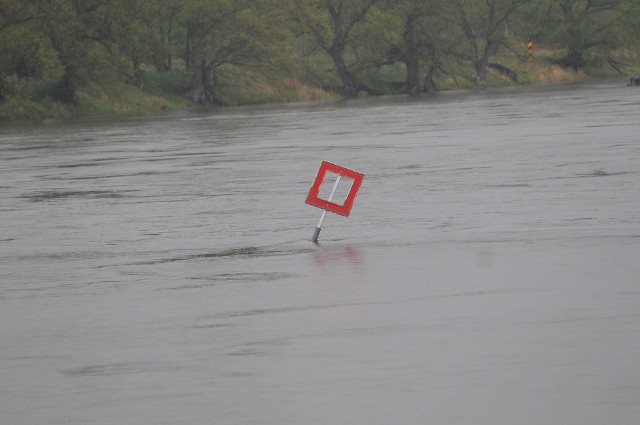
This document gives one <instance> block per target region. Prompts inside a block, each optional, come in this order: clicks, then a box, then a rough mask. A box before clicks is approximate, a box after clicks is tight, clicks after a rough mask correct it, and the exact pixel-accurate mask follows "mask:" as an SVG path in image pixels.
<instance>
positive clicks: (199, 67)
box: [187, 46, 213, 104]
mask: <svg viewBox="0 0 640 425" xmlns="http://www.w3.org/2000/svg"><path fill="white" fill-rule="evenodd" d="M192 52H193V56H192V58H191V69H190V71H191V86H190V87H189V90H188V91H187V97H188V98H189V99H191V100H192V101H194V102H196V103H200V104H208V103H212V102H213V95H212V94H211V91H210V90H209V88H208V84H207V67H206V63H205V61H204V58H203V57H202V53H201V51H200V48H199V46H194V47H193V50H192Z"/></svg>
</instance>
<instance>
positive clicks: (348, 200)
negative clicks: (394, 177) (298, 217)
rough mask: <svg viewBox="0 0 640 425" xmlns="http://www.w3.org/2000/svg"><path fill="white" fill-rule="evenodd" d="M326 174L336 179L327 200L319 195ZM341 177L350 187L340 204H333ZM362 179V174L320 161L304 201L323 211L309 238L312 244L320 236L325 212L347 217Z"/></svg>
mask: <svg viewBox="0 0 640 425" xmlns="http://www.w3.org/2000/svg"><path fill="white" fill-rule="evenodd" d="M328 174H335V175H337V177H336V181H335V182H334V184H333V187H332V189H331V193H330V194H329V197H328V198H327V199H322V198H321V197H320V195H319V193H320V187H321V186H322V183H323V182H324V181H325V178H326V177H328ZM343 177H344V178H345V179H348V180H351V186H350V187H349V191H348V192H347V194H346V197H345V199H344V201H343V202H342V203H338V202H334V199H333V198H334V196H335V194H336V192H337V190H338V186H339V185H340V181H341V179H342V178H343ZM362 179H364V174H362V173H359V172H357V171H353V170H350V169H348V168H345V167H341V166H339V165H336V164H332V163H331V162H327V161H322V163H321V164H320V168H319V169H318V173H317V174H316V178H315V179H314V180H313V184H312V185H311V189H310V190H309V194H308V195H307V200H306V201H305V202H306V203H307V204H309V205H313V206H314V207H317V208H321V209H323V210H324V211H322V215H321V216H320V221H319V222H318V227H316V229H315V231H314V233H313V237H312V238H311V240H312V241H313V242H314V243H317V242H318V236H319V235H320V230H322V222H323V221H324V218H325V216H326V215H327V211H331V212H332V213H335V214H339V215H343V216H345V217H348V216H349V213H350V212H351V207H353V201H354V200H355V199H356V194H357V193H358V189H360V185H361V184H362Z"/></svg>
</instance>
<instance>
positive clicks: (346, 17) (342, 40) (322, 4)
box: [293, 0, 378, 97]
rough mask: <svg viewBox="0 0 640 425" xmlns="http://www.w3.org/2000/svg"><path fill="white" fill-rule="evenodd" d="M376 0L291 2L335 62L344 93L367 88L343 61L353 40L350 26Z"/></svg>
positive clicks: (361, 19)
mask: <svg viewBox="0 0 640 425" xmlns="http://www.w3.org/2000/svg"><path fill="white" fill-rule="evenodd" d="M377 2H378V0H299V1H296V2H295V3H294V9H293V10H294V11H295V14H296V17H297V19H298V21H299V22H300V24H301V25H302V28H303V30H304V31H306V32H308V33H310V34H311V36H312V37H313V39H314V40H315V42H316V43H317V44H318V46H319V47H320V48H321V49H322V50H323V51H325V52H326V53H327V54H328V55H329V57H331V60H332V61H333V64H334V66H335V70H336V73H337V75H338V77H339V78H340V81H341V83H342V88H341V92H342V95H343V96H345V97H354V96H356V95H357V94H358V91H360V90H363V89H364V90H368V91H370V90H371V89H370V88H369V87H366V86H365V85H364V84H363V83H362V82H360V81H359V80H358V78H357V76H356V75H355V74H354V72H353V71H352V69H351V67H350V65H349V64H348V63H347V62H348V60H347V53H348V50H349V48H350V47H352V44H353V41H354V29H355V28H356V27H357V26H358V25H361V24H362V23H363V22H364V21H365V20H366V18H367V15H368V13H369V12H370V11H371V8H372V7H373V6H374V5H375V4H376V3H377Z"/></svg>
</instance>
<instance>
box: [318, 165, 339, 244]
mask: <svg viewBox="0 0 640 425" xmlns="http://www.w3.org/2000/svg"><path fill="white" fill-rule="evenodd" d="M341 177H342V176H341V175H340V174H338V178H337V179H336V182H335V183H334V184H333V189H331V194H330V195H329V199H328V201H329V202H331V201H333V195H335V194H336V190H338V184H339V183H340V178H341ZM326 215H327V210H324V211H322V215H321V216H320V221H319V222H318V227H316V229H315V230H314V232H313V237H312V238H311V241H313V243H318V236H320V230H322V222H323V221H324V218H325V217H326Z"/></svg>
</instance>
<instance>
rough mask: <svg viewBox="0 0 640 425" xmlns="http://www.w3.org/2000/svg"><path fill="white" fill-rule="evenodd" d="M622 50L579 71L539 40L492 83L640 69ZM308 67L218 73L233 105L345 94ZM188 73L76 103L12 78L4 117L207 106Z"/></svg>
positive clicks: (325, 72)
mask: <svg viewBox="0 0 640 425" xmlns="http://www.w3.org/2000/svg"><path fill="white" fill-rule="evenodd" d="M614 53H615V54H613V55H612V57H613V58H615V59H614V60H613V61H611V60H600V61H597V60H594V61H592V65H590V66H589V67H585V68H584V69H583V70H580V71H574V70H571V69H565V68H562V67H561V66H559V65H557V64H556V63H557V61H558V59H559V58H560V53H559V52H557V51H554V50H552V49H544V48H539V49H538V50H536V52H535V57H534V60H532V61H528V60H527V59H526V58H524V57H522V56H519V55H516V54H514V53H512V52H506V53H505V54H503V55H501V56H496V57H494V58H492V60H491V63H492V64H497V66H493V67H492V68H490V69H489V74H488V82H487V85H488V86H489V87H502V86H510V85H518V84H549V83H563V82H575V81H582V80H587V79H589V78H602V77H615V76H621V75H638V74H640V59H639V58H638V57H637V54H631V53H628V52H614ZM314 59H315V60H314ZM462 66H464V64H463V65H462ZM462 66H461V69H460V70H453V72H450V73H449V74H441V75H439V76H438V78H437V81H436V82H437V85H438V88H439V89H440V90H455V89H468V88H473V87H474V85H473V83H472V81H471V80H470V79H469V78H466V77H464V75H465V74H467V73H468V69H469V68H464V69H462ZM307 69H308V72H307V75H305V76H304V78H294V77H290V76H287V77H282V76H271V77H264V76H262V75H258V74H256V73H254V72H251V71H247V70H242V69H238V68H233V67H228V68H223V69H221V70H220V72H219V74H218V76H217V77H218V80H217V81H218V86H217V89H216V97H217V98H218V100H219V101H220V103H221V104H222V105H225V106H236V105H251V104H264V103H280V102H299V101H316V100H328V99H338V98H339V97H340V95H339V93H338V88H339V85H340V84H339V80H338V79H337V77H336V76H335V74H334V73H333V70H332V66H331V63H328V62H326V60H322V59H319V58H311V60H310V61H309V62H308V64H307ZM365 78H366V79H367V80H368V81H367V82H369V83H371V84H373V85H375V86H376V87H380V88H382V91H383V92H386V93H394V89H393V87H398V86H400V85H402V83H403V81H404V67H403V66H402V65H401V64H396V65H392V66H385V67H382V68H380V69H379V70H377V71H375V72H373V73H371V74H370V75H367V76H365ZM303 79H304V80H305V81H306V82H305V81H303ZM188 81H189V80H188V76H187V74H186V73H185V72H184V71H172V72H162V73H161V72H154V71H147V72H146V74H145V76H144V83H143V84H141V85H139V86H133V85H131V84H125V83H122V82H104V83H101V84H97V83H91V84H89V85H86V86H85V87H82V88H81V89H80V90H78V91H77V93H76V101H77V102H76V105H73V106H70V105H63V104H61V103H58V102H55V101H53V100H52V98H51V97H50V96H49V93H51V90H52V87H53V84H54V82H52V81H41V80H39V81H30V80H19V79H17V78H16V79H9V80H8V81H5V82H4V84H5V86H9V87H11V90H10V91H9V95H8V96H6V97H5V99H4V100H3V101H1V102H0V121H2V120H4V121H6V120H23V119H42V118H69V117H77V116H104V115H125V114H141V113H149V112H160V111H166V110H186V109H190V108H194V109H195V108H201V105H198V104H195V103H193V102H191V101H189V100H188V99H186V98H185V97H184V96H183V95H182V94H183V93H184V92H185V91H186V87H187V86H188Z"/></svg>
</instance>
